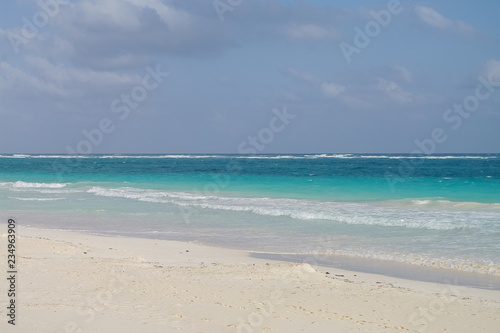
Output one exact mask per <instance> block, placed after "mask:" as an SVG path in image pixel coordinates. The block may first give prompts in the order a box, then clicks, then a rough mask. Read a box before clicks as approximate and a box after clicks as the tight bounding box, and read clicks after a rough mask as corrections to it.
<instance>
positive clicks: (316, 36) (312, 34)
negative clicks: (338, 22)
mask: <svg viewBox="0 0 500 333" xmlns="http://www.w3.org/2000/svg"><path fill="white" fill-rule="evenodd" d="M285 35H286V36H288V37H289V38H292V39H313V40H321V39H338V38H339V34H338V33H337V31H335V30H334V29H332V28H330V29H326V28H323V27H321V26H319V25H315V24H300V25H299V24H295V23H294V24H291V25H289V26H288V27H287V28H286V29H285Z"/></svg>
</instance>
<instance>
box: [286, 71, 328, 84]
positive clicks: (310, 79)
mask: <svg viewBox="0 0 500 333" xmlns="http://www.w3.org/2000/svg"><path fill="white" fill-rule="evenodd" d="M286 73H287V74H289V75H291V76H293V77H295V78H297V79H299V80H301V81H305V82H307V83H311V84H320V83H321V82H322V81H321V79H319V78H318V77H316V76H314V75H311V74H309V73H305V72H301V71H298V70H296V69H295V68H287V69H286Z"/></svg>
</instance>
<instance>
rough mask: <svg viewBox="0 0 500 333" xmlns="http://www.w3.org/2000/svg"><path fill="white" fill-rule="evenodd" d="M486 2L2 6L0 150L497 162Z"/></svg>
mask: <svg viewBox="0 0 500 333" xmlns="http://www.w3.org/2000/svg"><path fill="white" fill-rule="evenodd" d="M499 12H500V2H499V1H497V0H484V1H481V2H480V4H479V2H477V1H472V0H469V1H465V0H433V1H417V0H413V1H410V0H401V1H398V0H389V1H386V0H384V1H378V0H371V1H362V0H341V1H327V0H309V1H293V0H286V1H285V0H75V1H70V0H64V1H63V0H41V1H33V0H16V1H14V0H12V1H2V3H1V5H0V119H1V120H0V153H70V154H74V153H77V154H87V153H413V154H419V153H421V154H432V153H500V20H498V13H499Z"/></svg>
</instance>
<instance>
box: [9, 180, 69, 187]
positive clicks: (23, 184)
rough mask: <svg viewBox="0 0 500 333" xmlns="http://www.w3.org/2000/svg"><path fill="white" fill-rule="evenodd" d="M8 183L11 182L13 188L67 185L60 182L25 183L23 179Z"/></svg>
mask: <svg viewBox="0 0 500 333" xmlns="http://www.w3.org/2000/svg"><path fill="white" fill-rule="evenodd" d="M7 184H8V183H7ZM10 184H12V187H14V188H62V187H66V185H67V184H61V183H27V182H23V181H17V182H15V183H10Z"/></svg>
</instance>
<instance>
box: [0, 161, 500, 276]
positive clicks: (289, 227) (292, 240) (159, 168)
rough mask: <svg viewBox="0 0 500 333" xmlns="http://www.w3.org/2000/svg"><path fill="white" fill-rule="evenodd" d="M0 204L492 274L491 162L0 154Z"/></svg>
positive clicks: (140, 232)
mask: <svg viewBox="0 0 500 333" xmlns="http://www.w3.org/2000/svg"><path fill="white" fill-rule="evenodd" d="M0 203H1V205H0V206H1V207H2V210H3V212H4V214H7V215H8V216H12V217H16V218H17V219H18V224H19V225H21V226H23V227H41V228H53V229H63V230H77V231H82V232H88V233H93V234H101V235H118V236H135V237H147V238H159V239H171V240H183V241H192V242H200V243H203V244H209V245H218V246H224V247H231V248H239V249H245V250H251V251H256V252H266V253H275V254H287V255H299V256H302V257H303V258H309V259H310V261H314V260H317V259H318V258H321V260H322V261H325V260H326V261H328V258H339V257H342V258H347V260H349V258H351V259H352V260H359V259H363V260H371V261H372V262H376V261H377V260H378V261H379V262H384V263H399V264H405V265H409V266H408V267H432V268H443V269H450V270H453V271H459V272H470V273H476V274H483V275H490V276H497V277H500V155H499V154H466V155H463V154H461V155H456V154H445V155H424V156H413V155H406V154H291V155H273V154H266V155H221V154H213V155H119V154H115V155H88V156H68V155H39V154H34V155H30V154H26V155H21V154H13V155H7V154H4V155H0ZM20 246H22V245H20ZM166 255H168V254H166Z"/></svg>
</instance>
